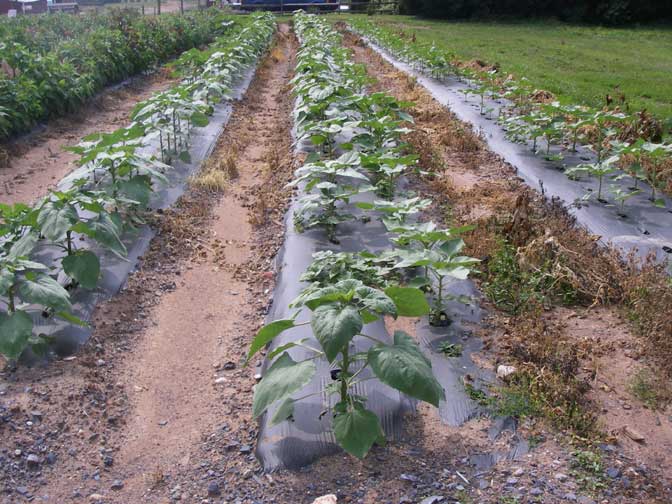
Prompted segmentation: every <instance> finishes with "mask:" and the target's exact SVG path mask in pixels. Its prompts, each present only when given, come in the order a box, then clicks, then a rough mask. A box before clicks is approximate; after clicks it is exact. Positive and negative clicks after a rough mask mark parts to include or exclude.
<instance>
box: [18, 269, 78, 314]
mask: <svg viewBox="0 0 672 504" xmlns="http://www.w3.org/2000/svg"><path fill="white" fill-rule="evenodd" d="M19 296H20V297H21V299H22V300H23V301H25V302H27V303H35V304H38V305H42V306H48V307H50V308H55V309H57V310H70V308H71V305H70V296H69V294H68V291H66V290H65V289H64V288H63V287H61V284H59V283H58V282H57V281H56V280H54V279H53V278H51V277H50V276H46V275H40V276H38V277H37V278H35V279H28V278H25V279H23V280H21V282H20V283H19Z"/></svg>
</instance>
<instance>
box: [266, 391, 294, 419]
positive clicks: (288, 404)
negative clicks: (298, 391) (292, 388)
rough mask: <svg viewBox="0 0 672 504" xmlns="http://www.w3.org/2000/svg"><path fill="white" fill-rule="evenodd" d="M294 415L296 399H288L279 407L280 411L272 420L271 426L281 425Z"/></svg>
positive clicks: (278, 410)
mask: <svg viewBox="0 0 672 504" xmlns="http://www.w3.org/2000/svg"><path fill="white" fill-rule="evenodd" d="M292 415H294V399H292V398H291V397H288V398H286V399H285V400H284V401H282V402H281V403H280V406H278V409H277V410H276V412H275V414H274V415H273V417H272V418H271V422H270V425H271V426H273V425H277V424H279V423H280V422H284V421H285V420H287V419H289V418H290V417H291V416H292Z"/></svg>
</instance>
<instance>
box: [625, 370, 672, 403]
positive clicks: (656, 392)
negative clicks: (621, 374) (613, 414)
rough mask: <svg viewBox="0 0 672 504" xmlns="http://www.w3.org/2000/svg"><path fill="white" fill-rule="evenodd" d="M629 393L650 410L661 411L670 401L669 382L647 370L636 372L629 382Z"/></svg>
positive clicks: (671, 397)
mask: <svg viewBox="0 0 672 504" xmlns="http://www.w3.org/2000/svg"><path fill="white" fill-rule="evenodd" d="M630 392H631V393H632V395H634V396H635V397H636V398H637V399H639V400H640V401H641V402H642V403H643V404H644V405H645V406H646V407H648V408H650V409H652V410H662V409H664V408H665V406H667V404H669V403H670V402H671V401H672V388H671V387H670V384H669V382H667V381H666V380H665V379H664V378H662V377H659V376H656V375H655V374H653V373H652V372H651V370H649V369H648V368H642V369H640V370H639V371H637V373H636V374H635V376H634V377H633V378H632V381H631V382H630Z"/></svg>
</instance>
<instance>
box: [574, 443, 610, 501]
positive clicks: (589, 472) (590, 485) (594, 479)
mask: <svg viewBox="0 0 672 504" xmlns="http://www.w3.org/2000/svg"><path fill="white" fill-rule="evenodd" d="M572 457H573V458H572V460H571V467H572V472H573V474H574V477H575V478H576V481H577V482H578V484H579V486H580V487H581V488H584V489H586V490H588V491H590V492H596V491H598V490H600V489H602V488H605V487H606V484H605V479H604V466H603V464H602V457H601V456H600V454H599V453H596V452H593V451H590V450H577V451H575V452H573V453H572Z"/></svg>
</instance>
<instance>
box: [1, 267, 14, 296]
mask: <svg viewBox="0 0 672 504" xmlns="http://www.w3.org/2000/svg"><path fill="white" fill-rule="evenodd" d="M12 284H14V273H12V272H11V271H9V270H6V269H3V270H0V296H5V295H7V292H8V291H9V288H10V287H11V286H12Z"/></svg>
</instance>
